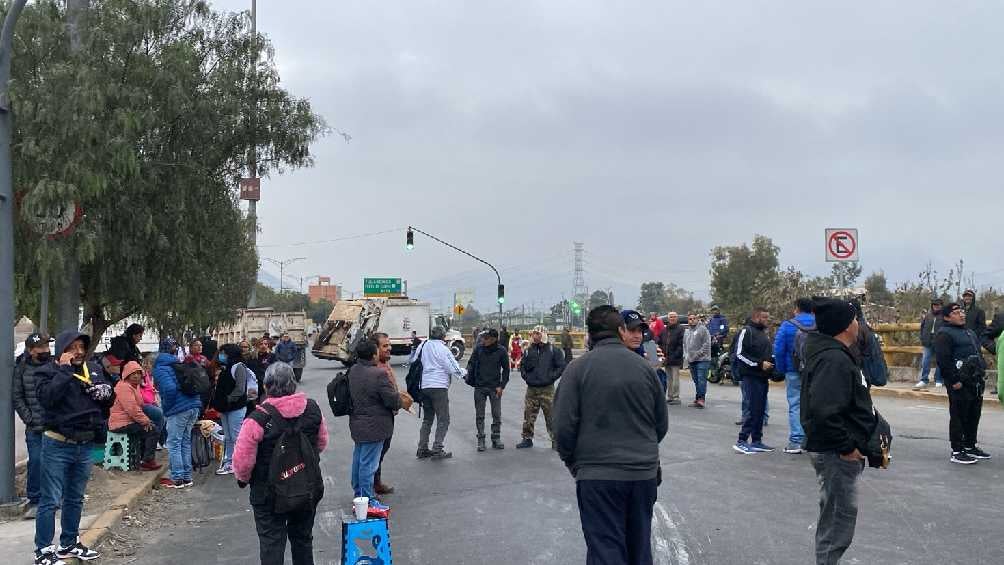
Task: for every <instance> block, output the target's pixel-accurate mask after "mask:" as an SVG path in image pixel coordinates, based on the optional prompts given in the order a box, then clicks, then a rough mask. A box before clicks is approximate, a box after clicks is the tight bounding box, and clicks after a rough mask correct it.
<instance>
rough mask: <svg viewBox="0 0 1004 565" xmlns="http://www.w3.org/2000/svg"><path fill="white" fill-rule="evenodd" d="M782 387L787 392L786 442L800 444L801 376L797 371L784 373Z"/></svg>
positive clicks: (803, 435) (801, 437)
mask: <svg viewBox="0 0 1004 565" xmlns="http://www.w3.org/2000/svg"><path fill="white" fill-rule="evenodd" d="M784 388H785V391H786V392H787V394H788V430H789V431H788V443H790V444H796V445H802V442H803V441H805V431H804V430H802V410H801V404H802V376H801V375H799V374H798V372H797V371H792V372H790V373H785V374H784Z"/></svg>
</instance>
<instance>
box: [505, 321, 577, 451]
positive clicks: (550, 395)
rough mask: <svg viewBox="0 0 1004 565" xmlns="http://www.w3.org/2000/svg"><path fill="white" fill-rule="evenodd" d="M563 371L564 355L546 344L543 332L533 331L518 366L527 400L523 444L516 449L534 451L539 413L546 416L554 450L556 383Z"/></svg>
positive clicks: (524, 402) (524, 413) (524, 409)
mask: <svg viewBox="0 0 1004 565" xmlns="http://www.w3.org/2000/svg"><path fill="white" fill-rule="evenodd" d="M564 368H565V355H564V354H563V353H561V352H560V351H557V350H555V349H554V348H553V347H551V344H550V343H548V342H547V341H545V340H544V334H543V332H542V331H541V330H540V328H534V329H533V332H532V333H531V334H530V345H529V346H528V347H527V348H526V352H525V353H524V354H523V361H522V363H520V366H519V373H520V376H522V377H523V380H524V381H526V397H525V398H524V400H523V441H521V442H519V443H518V444H517V445H516V449H526V448H529V447H533V428H534V425H535V424H536V423H537V413H538V412H543V413H544V425H545V426H547V435H549V436H551V447H552V448H553V447H554V425H553V419H552V418H551V407H552V406H553V405H554V383H555V381H557V380H558V379H559V378H560V377H561V372H562V370H564Z"/></svg>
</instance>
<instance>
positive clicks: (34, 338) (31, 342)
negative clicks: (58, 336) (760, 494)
mask: <svg viewBox="0 0 1004 565" xmlns="http://www.w3.org/2000/svg"><path fill="white" fill-rule="evenodd" d="M49 341H50V340H49V336H48V335H47V334H40V333H37V332H36V333H33V334H31V335H29V336H28V337H27V339H25V340H24V347H25V348H26V349H31V348H32V347H38V346H39V345H42V344H43V343H44V344H46V345H48V344H49Z"/></svg>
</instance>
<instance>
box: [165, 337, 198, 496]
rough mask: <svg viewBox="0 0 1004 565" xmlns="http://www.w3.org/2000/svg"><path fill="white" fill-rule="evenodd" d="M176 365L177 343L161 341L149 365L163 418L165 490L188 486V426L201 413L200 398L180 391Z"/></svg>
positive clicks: (190, 448) (189, 432) (189, 438)
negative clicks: (167, 474)
mask: <svg viewBox="0 0 1004 565" xmlns="http://www.w3.org/2000/svg"><path fill="white" fill-rule="evenodd" d="M177 362H178V342H176V341H174V339H173V338H170V337H168V338H164V340H163V341H161V342H160V354H158V355H157V360H156V361H154V365H153V381H154V383H155V384H156V385H157V390H159V391H160V400H161V403H162V404H163V410H164V416H165V417H166V418H167V454H168V463H169V467H170V470H171V478H170V479H163V482H162V484H163V485H164V486H165V487H167V488H186V487H190V486H192V485H193V484H195V483H193V482H192V426H194V425H195V422H196V421H197V420H198V419H199V413H200V412H201V411H202V399H201V398H199V397H198V396H197V395H188V394H185V393H184V392H182V391H181V386H180V383H178V377H177V374H176V373H175V370H174V364H175V363H177Z"/></svg>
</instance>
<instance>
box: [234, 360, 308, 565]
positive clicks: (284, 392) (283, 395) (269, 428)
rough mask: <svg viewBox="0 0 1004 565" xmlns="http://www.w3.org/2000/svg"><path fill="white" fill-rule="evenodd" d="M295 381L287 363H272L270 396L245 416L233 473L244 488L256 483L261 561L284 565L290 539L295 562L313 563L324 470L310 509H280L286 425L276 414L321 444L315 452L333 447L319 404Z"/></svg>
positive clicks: (253, 505)
mask: <svg viewBox="0 0 1004 565" xmlns="http://www.w3.org/2000/svg"><path fill="white" fill-rule="evenodd" d="M296 384H297V383H296V379H295V377H294V374H293V367H291V366H290V365H287V364H286V363H282V362H277V363H273V364H271V365H269V367H268V369H267V370H266V371H265V378H264V380H263V385H264V387H265V394H266V398H265V400H264V401H262V403H261V404H260V405H258V406H256V407H255V409H254V410H253V413H252V414H248V416H247V418H246V419H245V420H244V424H243V425H242V426H241V431H240V433H239V434H238V435H237V446H236V447H235V448H234V455H233V471H234V476H235V477H236V478H237V484H238V485H239V486H240V487H241V488H244V487H246V486H248V485H251V497H250V498H251V508H252V510H254V520H255V526H256V527H257V529H258V551H259V557H260V559H261V563H262V565H282V563H283V557H284V555H285V554H286V539H287V538H288V539H289V544H290V549H291V553H292V555H293V565H312V564H313V563H314V549H313V534H312V532H313V529H314V514H315V513H316V511H317V503H318V502H320V501H321V497H323V496H324V483H323V481H322V480H320V479H321V477H320V474H318V477H317V479H318V480H317V482H316V484H315V485H314V488H313V489H312V490H313V492H314V496H313V497H312V501H313V503H312V504H309V505H308V506H309V507H308V508H303V509H298V510H296V511H292V512H281V513H280V512H276V509H275V504H276V501H275V500H274V497H273V495H272V493H271V489H270V488H269V487H270V479H271V477H270V476H269V463H270V462H271V460H272V451H273V450H274V448H275V446H276V443H277V442H278V441H279V439H280V436H281V435H282V433H283V431H284V430H285V426H284V425H274V420H273V418H274V417H275V416H281V417H282V419H284V420H286V421H287V422H288V423H289V424H293V425H297V426H299V428H300V429H301V430H302V432H303V433H304V434H305V435H306V436H307V439H308V440H310V442H311V443H312V444H313V445H315V446H316V451H315V453H316V454H318V455H319V454H320V453H321V452H322V451H324V448H325V447H327V445H328V429H327V427H326V423H325V421H324V416H323V415H322V414H321V409H320V407H318V405H317V403H316V402H314V401H313V400H310V399H308V398H307V397H306V395H304V394H303V393H302V392H296Z"/></svg>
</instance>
